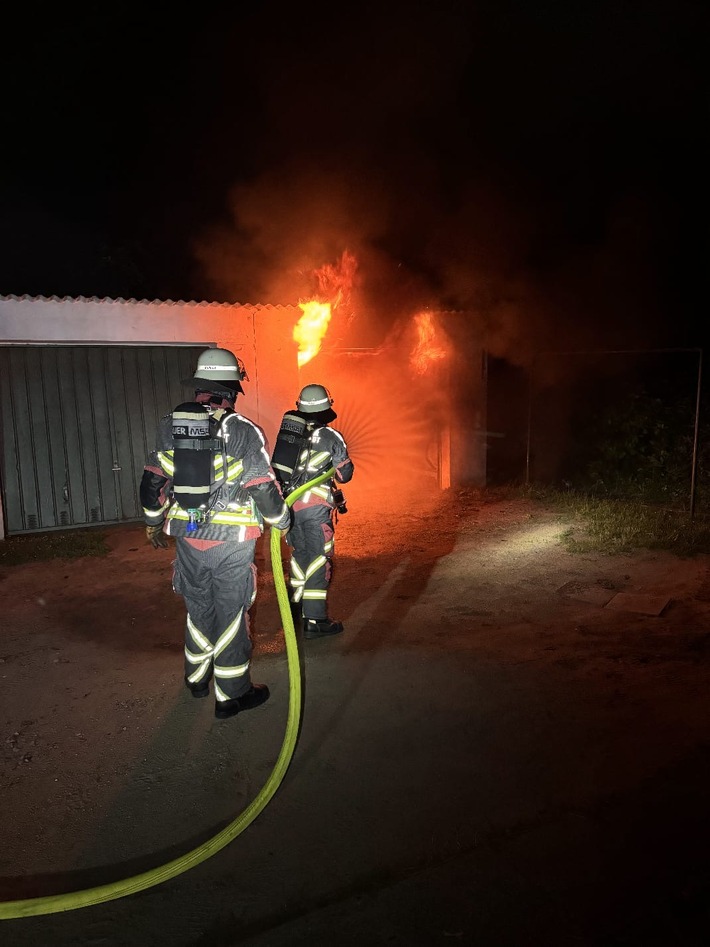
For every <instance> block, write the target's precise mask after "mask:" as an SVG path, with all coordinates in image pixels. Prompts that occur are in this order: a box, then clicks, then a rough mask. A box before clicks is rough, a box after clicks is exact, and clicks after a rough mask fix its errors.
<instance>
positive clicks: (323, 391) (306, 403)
mask: <svg viewBox="0 0 710 947" xmlns="http://www.w3.org/2000/svg"><path fill="white" fill-rule="evenodd" d="M332 404H333V398H332V397H331V394H330V392H329V391H328V389H327V388H326V387H324V386H323V385H306V387H305V388H302V389H301V393H300V395H299V396H298V401H297V402H296V407H297V408H298V410H299V411H301V412H302V413H303V414H310V415H312V416H313V419H314V420H315V421H321V422H323V423H324V424H328V423H329V422H330V421H334V420H335V419H336V418H337V416H338V415H337V414H336V413H335V411H333V408H332Z"/></svg>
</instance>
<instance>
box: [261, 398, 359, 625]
mask: <svg viewBox="0 0 710 947" xmlns="http://www.w3.org/2000/svg"><path fill="white" fill-rule="evenodd" d="M332 406H333V399H332V397H331V396H330V392H329V391H328V390H327V389H326V388H325V387H324V386H323V385H306V386H305V388H303V389H302V390H301V392H300V394H299V396H298V400H297V402H296V411H295V412H294V411H291V412H288V413H287V414H286V415H284V420H283V422H282V430H286V431H294V430H296V429H297V427H298V423H299V421H300V423H301V425H302V429H303V437H302V440H301V441H300V442H298V449H297V451H296V455H295V459H294V461H293V465H291V463H284V464H279V465H278V466H277V464H276V463H275V460H274V458H272V466H273V468H274V471H275V473H276V476H277V477H278V478H279V481H280V482H281V484H282V487H283V491H284V495H286V496H288V494H289V493H290V492H291V491H293V490H295V489H296V488H297V487H299V486H301V485H302V484H304V483H307V482H308V481H309V480H313V479H315V478H316V477H317V476H318V475H319V474H321V473H323V472H325V471H326V470H328V469H329V468H330V467H333V468H334V469H335V478H334V480H335V482H334V481H333V480H329V481H326V482H324V483H321V484H319V485H318V486H316V487H314V488H313V489H312V490H309V491H307V492H306V493H304V494H303V495H302V496H301V497H299V499H297V500H296V501H295V503H294V504H293V507H292V512H293V522H292V525H291V529H290V531H289V533H288V535H287V536H286V542H287V543H288V545H289V546H290V548H291V561H290V567H289V582H290V586H291V605H292V611H293V614H294V620H295V621H297V620H298V619H302V620H303V634H304V637H305V638H323V637H327V636H330V635H336V634H338V633H339V632H341V631H342V630H343V625H342V622H339V621H334V620H333V619H331V618H330V617H329V616H328V602H327V598H328V587H329V586H330V582H331V578H332V570H333V554H334V536H335V522H336V521H337V513H336V511H339V512H340V513H344V512H346V507H345V498H344V497H343V495H342V491H341V490H340V488H339V486H338V484H342V483H347V482H348V481H349V480H351V479H352V476H353V471H354V466H353V462H352V460H351V459H350V457H349V456H348V448H347V445H346V443H345V439H344V437H343V435H342V434H341V433H340V432H339V431H336V430H335V429H333V428H331V427H329V424H330V423H331V422H332V421H334V420H335V419H336V418H337V414H336V413H335V411H334V410H333V407H332ZM279 436H281V432H280V435H279ZM276 454H277V450H276V448H275V450H274V455H276ZM291 466H292V467H293V469H292V470H291Z"/></svg>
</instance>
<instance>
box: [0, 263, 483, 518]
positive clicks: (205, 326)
mask: <svg viewBox="0 0 710 947" xmlns="http://www.w3.org/2000/svg"><path fill="white" fill-rule="evenodd" d="M327 276H328V274H327V272H326V273H325V274H324V275H323V279H324V282H323V284H322V286H321V292H320V293H319V294H318V295H314V297H313V298H311V299H306V300H302V301H301V302H300V303H299V304H298V305H284V306H279V305H241V304H226V303H225V304H221V303H207V302H182V301H180V302H172V301H147V300H141V301H138V300H135V299H131V300H124V299H98V298H84V297H79V298H63V299H60V298H57V297H50V298H46V297H16V296H6V297H0V417H1V421H2V456H1V458H0V459H1V472H0V477H1V483H0V485H1V487H2V516H1V517H0V536H2V535H16V534H21V533H28V532H42V531H47V530H52V529H67V528H72V527H82V526H89V525H98V524H110V523H120V522H128V521H132V520H140V519H141V518H142V514H141V508H140V502H139V497H138V484H139V481H140V475H141V471H142V468H143V464H144V462H145V457H146V454H147V450H148V449H149V446H150V445H151V444H152V441H153V436H154V432H155V428H156V425H157V422H158V420H159V418H160V417H161V416H162V415H164V414H166V413H167V412H169V411H170V410H171V409H172V407H173V406H174V405H175V404H177V403H179V402H180V401H182V400H184V397H185V388H184V387H183V386H182V385H181V379H184V378H187V377H189V376H190V375H191V374H192V370H193V368H194V363H195V360H196V357H197V354H198V353H199V352H200V351H201V350H202V349H204V348H206V347H208V346H222V347H225V348H229V349H231V350H232V351H233V352H234V353H235V354H236V355H238V356H239V357H240V358H241V359H242V361H243V362H244V364H245V366H246V369H247V372H248V376H249V381H248V383H246V384H245V386H244V387H245V394H244V396H243V398H240V401H239V402H238V405H237V408H238V409H241V410H243V412H244V414H246V415H247V416H249V417H251V418H252V419H253V420H255V421H256V422H257V423H258V424H260V425H261V426H262V428H263V429H264V431H265V433H266V435H267V438H268V439H269V442H270V443H271V445H273V443H274V441H275V437H276V433H277V431H278V425H279V423H280V420H281V417H282V415H283V413H284V411H285V410H288V409H289V408H291V407H293V405H294V402H295V399H296V396H297V394H298V391H299V390H300V388H301V387H303V386H304V385H306V384H310V383H312V382H316V383H319V384H324V385H325V386H326V387H327V388H328V389H329V390H330V391H331V393H332V395H333V397H334V399H335V404H334V408H335V410H336V412H337V414H338V420H337V423H336V426H337V427H338V429H339V430H341V431H342V432H343V434H344V436H345V438H346V440H347V442H348V446H349V448H350V453H351V456H352V458H353V460H354V462H355V465H356V471H357V473H356V477H355V478H354V480H353V481H352V484H351V485H349V489H348V499H349V502H350V504H351V507H352V506H354V505H355V504H356V503H358V502H364V501H365V500H366V501H367V502H368V503H370V504H372V503H377V504H381V505H382V507H383V510H385V511H386V510H388V509H389V510H395V509H399V508H400V507H401V505H402V504H410V503H412V502H424V503H426V499H427V496H428V495H429V494H431V493H432V492H436V491H439V490H442V489H446V488H448V487H450V486H453V485H457V484H473V485H479V486H481V485H483V484H484V483H485V436H484V431H485V414H486V384H485V364H486V359H485V353H484V351H483V349H482V348H481V349H479V350H478V351H477V352H474V353H472V352H471V351H470V350H469V351H468V352H467V353H466V358H465V363H463V364H462V363H461V360H460V357H459V353H457V351H456V345H455V343H454V342H452V338H453V337H454V336H455V332H454V333H453V335H452V332H451V330H452V327H453V328H455V324H456V321H457V319H459V318H460V315H459V314H456V313H435V312H430V311H424V312H421V313H414V314H413V315H412V317H411V319H409V320H408V321H407V323H406V324H405V325H400V326H399V327H398V330H397V331H396V332H395V333H393V334H392V335H390V337H388V338H387V339H385V340H383V342H382V344H380V345H378V346H374V347H373V346H371V345H368V346H362V347H358V346H357V345H353V344H350V343H348V344H344V343H343V341H342V339H341V338H340V337H339V336H338V334H337V333H333V325H334V324H335V323H336V322H337V321H338V310H339V308H340V309H341V315H342V307H343V303H344V296H343V294H342V292H340V295H339V290H338V288H337V287H336V288H335V290H334V288H333V285H332V280H331V284H328V283H327ZM331 276H332V274H331ZM341 289H342V288H341ZM341 324H342V318H341ZM350 337H351V338H353V337H355V339H357V333H356V332H355V333H352V332H351V333H350Z"/></svg>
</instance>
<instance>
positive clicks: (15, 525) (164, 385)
mask: <svg viewBox="0 0 710 947" xmlns="http://www.w3.org/2000/svg"><path fill="white" fill-rule="evenodd" d="M203 349H204V345H202V346H199V347H192V346H189V347H188V346H171V347H166V346H84V345H67V346H36V345H27V346H22V345H13V346H2V347H0V402H1V404H0V407H1V410H2V415H1V419H2V493H3V507H4V511H5V526H6V532H7V534H8V535H15V534H18V533H27V532H41V531H45V530H51V529H68V528H71V527H79V526H89V525H96V524H101V523H118V522H123V521H129V520H138V519H141V518H142V513H141V507H140V501H139V497H138V486H139V483H140V477H141V472H142V469H143V465H144V464H145V459H146V455H147V453H148V451H149V450H150V448H151V447H152V445H153V441H154V436H155V431H156V427H157V423H158V420H159V419H160V417H162V415H164V414H166V413H167V412H169V411H170V410H171V409H172V408H173V407H174V405H175V404H178V403H179V402H180V401H184V400H185V397H186V395H187V394H188V393H189V392H188V391H186V389H185V388H184V387H182V385H181V384H180V380H181V379H183V378H187V377H189V376H190V375H191V374H192V372H193V370H194V366H195V363H196V361H197V356H198V354H199V353H200V352H201V351H203Z"/></svg>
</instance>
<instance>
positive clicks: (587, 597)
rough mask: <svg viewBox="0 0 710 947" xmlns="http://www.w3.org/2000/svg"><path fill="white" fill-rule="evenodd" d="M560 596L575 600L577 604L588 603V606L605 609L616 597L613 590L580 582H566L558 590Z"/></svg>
mask: <svg viewBox="0 0 710 947" xmlns="http://www.w3.org/2000/svg"><path fill="white" fill-rule="evenodd" d="M557 591H558V593H559V594H560V595H564V596H565V597H566V598H571V599H574V601H575V602H586V603H587V604H588V605H598V606H599V607H601V608H603V607H604V606H605V605H606V604H607V602H608V601H609V600H610V599H612V598H613V597H614V595H615V593H614V591H613V589H612V590H610V589H604V588H602V587H601V586H600V585H583V584H582V583H580V582H574V581H572V582H566V583H565V584H564V585H561V586H560V587H559V589H557Z"/></svg>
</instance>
